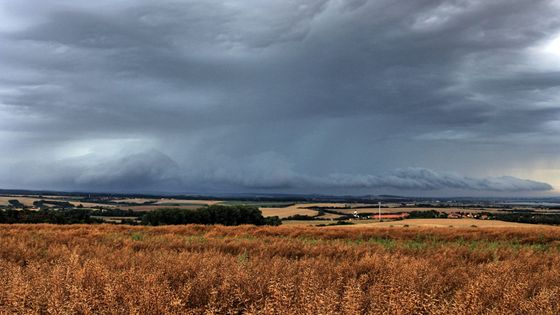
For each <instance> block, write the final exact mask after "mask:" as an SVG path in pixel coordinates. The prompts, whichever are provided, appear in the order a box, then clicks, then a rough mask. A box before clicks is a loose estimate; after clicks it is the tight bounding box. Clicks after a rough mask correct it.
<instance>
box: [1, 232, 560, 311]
mask: <svg viewBox="0 0 560 315" xmlns="http://www.w3.org/2000/svg"><path fill="white" fill-rule="evenodd" d="M559 240H560V229H558V228H546V227H533V228H526V229H511V228H509V229H505V228H487V229H472V228H470V229H469V228H465V229H461V228H456V229H441V228H440V229H437V228H412V227H411V228H376V229H371V228H369V229H368V228H363V227H362V228H355V229H343V228H338V229H327V228H311V227H310V228H305V227H251V226H240V227H221V226H213V227H212V226H175V227H156V228H153V227H152V228H151V227H129V226H112V225H100V226H86V225H77V226H56V225H11V226H9V225H0V287H1V288H2V290H0V313H2V314H12V313H13V314H25V313H28V314H29V313H31V314H131V313H141V314H240V313H245V314H360V313H365V314H558V313H559V312H560V300H559V299H558V297H559V296H560V277H558V274H560V251H559V246H560V244H559Z"/></svg>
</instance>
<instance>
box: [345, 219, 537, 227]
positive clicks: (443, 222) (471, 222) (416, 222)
mask: <svg viewBox="0 0 560 315" xmlns="http://www.w3.org/2000/svg"><path fill="white" fill-rule="evenodd" d="M353 222H355V223H358V224H357V225H348V227H354V226H360V227H365V226H367V227H383V228H386V227H390V226H393V227H402V226H409V227H444V228H447V227H481V228H488V227H502V228H535V227H538V225H535V224H528V223H517V222H505V221H499V220H477V219H404V220H398V221H383V222H376V221H375V220H368V221H365V220H363V221H353Z"/></svg>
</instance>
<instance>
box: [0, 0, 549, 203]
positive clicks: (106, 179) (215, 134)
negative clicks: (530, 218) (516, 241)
mask: <svg viewBox="0 0 560 315" xmlns="http://www.w3.org/2000/svg"><path fill="white" fill-rule="evenodd" d="M0 151H1V152H0V187H3V188H29V189H57V190H97V191H145V192H147V191H168V192H202V193H205V192H206V193H213V192H282V193H286V192H288V193H290V192H293V193H310V192H315V193H335V194H384V193H393V194H403V195H418V196H429V195H473V196H477V195H513V196H521V195H522V196H532V195H538V196H547V195H555V194H557V193H558V191H557V190H556V189H557V187H560V1H540V0H534V1H527V0H492V1H488V0H479V1H475V0H464V1H460V0H457V1H441V0H440V1H435V0H415V1H405V0H402V1H401V0H398V1H397V0H370V1H367V0H347V1H344V0H336V1H335V0H331V1H327V0H293V1H292V0H285V1H263V0H243V1H237V0H229V1H215V0H185V1H168V0H161V1H148V0H135V1H129V0H119V1H115V0H96V1H75V0H48V1H35V0H18V1H12V0H0Z"/></svg>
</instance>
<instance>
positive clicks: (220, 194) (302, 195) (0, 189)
mask: <svg viewBox="0 0 560 315" xmlns="http://www.w3.org/2000/svg"><path fill="white" fill-rule="evenodd" d="M10 192H26V193H29V194H40V193H55V194H65V193H68V194H75V195H86V194H98V195H121V196H134V195H137V196H151V197H162V198H166V197H181V196H184V197H217V198H228V197H232V198H243V197H244V196H245V197H247V198H266V197H270V198H274V197H276V196H277V197H283V198H289V197H296V198H306V197H324V198H331V197H332V198H344V197H349V198H355V199H359V198H387V199H390V198H403V199H409V200H412V199H431V200H433V199H489V200H492V199H504V200H531V199H532V200H550V199H554V200H555V199H560V195H550V196H523V195H518V196H490V195H488V196H468V195H463V196H461V195H425V196H421V195H393V194H365V195H364V194H323V193H278V192H250V191H248V192H172V191H169V192H163V191H143V192H141V191H80V190H50V189H21V188H3V187H0V195H6V194H10Z"/></svg>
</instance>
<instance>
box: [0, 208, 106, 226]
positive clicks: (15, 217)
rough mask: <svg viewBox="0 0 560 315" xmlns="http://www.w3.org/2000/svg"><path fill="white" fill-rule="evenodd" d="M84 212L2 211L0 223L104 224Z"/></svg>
mask: <svg viewBox="0 0 560 315" xmlns="http://www.w3.org/2000/svg"><path fill="white" fill-rule="evenodd" d="M102 222H103V220H101V219H97V218H94V217H92V216H91V213H90V212H89V211H84V210H74V209H73V210H41V211H31V210H13V209H8V210H3V211H2V210H0V223H53V224H78V223H86V224H91V223H102Z"/></svg>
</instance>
